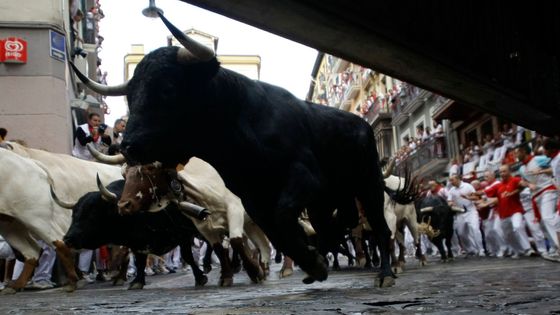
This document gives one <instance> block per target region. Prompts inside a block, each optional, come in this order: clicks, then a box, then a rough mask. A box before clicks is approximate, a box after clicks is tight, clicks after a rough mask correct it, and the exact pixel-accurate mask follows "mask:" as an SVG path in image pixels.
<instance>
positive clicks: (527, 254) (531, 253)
mask: <svg viewBox="0 0 560 315" xmlns="http://www.w3.org/2000/svg"><path fill="white" fill-rule="evenodd" d="M523 256H525V257H538V256H540V255H539V254H538V253H537V252H535V250H533V249H532V248H530V249H528V250H527V251H525V253H524V254H523Z"/></svg>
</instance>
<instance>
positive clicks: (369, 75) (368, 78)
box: [362, 69, 373, 90]
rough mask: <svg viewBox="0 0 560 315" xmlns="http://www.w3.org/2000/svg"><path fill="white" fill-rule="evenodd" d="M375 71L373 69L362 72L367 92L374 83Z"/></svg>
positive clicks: (363, 84)
mask: <svg viewBox="0 0 560 315" xmlns="http://www.w3.org/2000/svg"><path fill="white" fill-rule="evenodd" d="M372 78H373V71H372V70H371V69H364V71H363V72H362V86H363V87H364V89H365V90H367V89H368V87H369V85H370V83H371V82H372Z"/></svg>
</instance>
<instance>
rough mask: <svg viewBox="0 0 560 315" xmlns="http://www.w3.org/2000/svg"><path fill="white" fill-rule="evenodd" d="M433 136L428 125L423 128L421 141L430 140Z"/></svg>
mask: <svg viewBox="0 0 560 315" xmlns="http://www.w3.org/2000/svg"><path fill="white" fill-rule="evenodd" d="M433 138H434V135H433V134H432V130H431V129H430V127H426V128H424V134H423V135H422V141H429V140H432V139H433Z"/></svg>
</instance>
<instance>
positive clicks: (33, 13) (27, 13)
mask: <svg viewBox="0 0 560 315" xmlns="http://www.w3.org/2000/svg"><path fill="white" fill-rule="evenodd" d="M67 2H68V0H22V1H8V0H2V1H0V21H3V22H4V23H7V22H16V23H34V24H53V25H57V26H59V27H62V19H63V16H66V15H64V14H63V13H62V9H63V8H62V5H63V4H65V3H67Z"/></svg>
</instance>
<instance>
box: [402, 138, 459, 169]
mask: <svg viewBox="0 0 560 315" xmlns="http://www.w3.org/2000/svg"><path fill="white" fill-rule="evenodd" d="M445 142H446V138H445V137H435V138H433V139H431V140H428V141H426V142H423V143H422V144H420V145H419V146H418V147H417V148H416V149H415V150H414V151H413V152H411V153H409V155H408V156H407V157H406V158H404V159H402V160H401V161H398V164H397V167H396V169H397V173H399V172H400V173H402V172H403V171H404V168H405V167H406V168H408V169H409V170H411V171H412V172H417V171H420V170H421V169H422V168H424V169H426V168H427V167H429V164H433V162H434V161H437V160H440V161H441V160H445V161H446V160H447V158H448V154H447V150H446V147H445ZM413 175H420V174H413Z"/></svg>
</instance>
